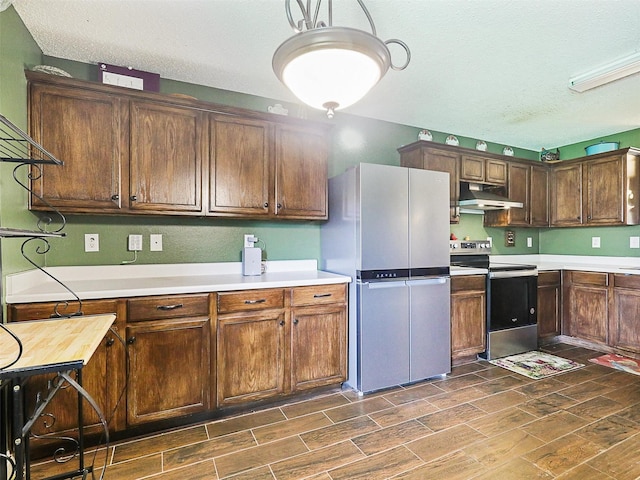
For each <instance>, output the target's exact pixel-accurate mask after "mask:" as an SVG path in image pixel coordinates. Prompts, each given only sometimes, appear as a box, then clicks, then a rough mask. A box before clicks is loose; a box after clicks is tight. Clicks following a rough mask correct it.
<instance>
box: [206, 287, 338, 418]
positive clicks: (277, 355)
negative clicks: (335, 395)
mask: <svg viewBox="0 0 640 480" xmlns="http://www.w3.org/2000/svg"><path fill="white" fill-rule="evenodd" d="M217 313H218V333H217V349H218V351H217V403H218V406H224V405H230V404H235V403H240V402H246V401H254V400H261V399H264V398H269V397H273V396H277V395H281V394H287V393H290V392H296V391H300V390H305V389H309V388H313V387H318V386H322V385H329V384H335V383H340V382H342V381H344V380H345V379H346V364H347V351H346V349H347V345H346V341H347V335H346V331H347V330H346V328H347V315H346V286H345V285H342V284H341V285H325V286H313V287H298V288H294V289H265V290H246V291H240V292H223V293H219V294H218V301H217Z"/></svg>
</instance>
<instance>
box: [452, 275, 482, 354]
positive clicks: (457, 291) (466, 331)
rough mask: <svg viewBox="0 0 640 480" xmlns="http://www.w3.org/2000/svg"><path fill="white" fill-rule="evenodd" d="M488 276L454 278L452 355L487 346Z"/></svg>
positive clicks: (469, 352) (477, 350)
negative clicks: (486, 279) (486, 280)
mask: <svg viewBox="0 0 640 480" xmlns="http://www.w3.org/2000/svg"><path fill="white" fill-rule="evenodd" d="M485 312H486V291H485V277H484V276H478V275H472V276H461V277H452V278H451V358H453V359H456V358H460V357H466V356H469V355H474V354H476V353H480V352H484V351H485V350H486V328H487V327H486V313H485Z"/></svg>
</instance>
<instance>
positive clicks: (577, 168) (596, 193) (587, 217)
mask: <svg viewBox="0 0 640 480" xmlns="http://www.w3.org/2000/svg"><path fill="white" fill-rule="evenodd" d="M639 159H640V150H638V149H635V148H625V149H622V150H617V151H615V152H607V153H603V154H599V155H592V156H590V157H586V158H581V159H577V160H572V161H571V162H567V163H566V164H559V165H558V164H556V165H554V168H552V170H551V179H550V192H551V226H580V225H591V226H595V225H636V224H638V221H639V218H638V208H639V207H640V204H639V199H638V193H639V192H638V190H639V188H640V185H639V182H640V180H639V177H638V174H639V172H638V167H639V164H638V162H639Z"/></svg>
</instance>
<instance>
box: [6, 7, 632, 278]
mask: <svg viewBox="0 0 640 480" xmlns="http://www.w3.org/2000/svg"><path fill="white" fill-rule="evenodd" d="M2 15H3V16H2V17H0V18H1V20H2V22H3V23H2V32H1V34H2V35H3V38H2V40H3V51H2V55H3V57H2V63H3V75H9V76H10V77H9V82H8V83H7V81H6V77H3V90H2V92H0V94H1V95H2V97H1V98H0V99H1V100H2V103H1V105H2V111H3V113H5V114H12V115H11V116H12V117H17V118H24V117H26V110H25V108H24V105H25V104H26V97H25V95H26V92H25V88H24V73H23V69H24V64H28V65H36V64H40V63H54V64H55V65H57V66H59V67H60V68H63V69H66V70H68V71H71V72H73V73H74V76H78V77H79V78H83V77H84V75H83V73H82V72H84V71H85V70H86V67H85V66H84V65H77V64H74V63H73V62H68V61H65V60H61V59H54V58H48V57H45V58H44V59H42V58H41V56H40V53H39V52H38V49H37V47H36V46H35V45H34V43H33V40H32V39H30V36H29V34H28V32H26V30H25V29H24V27H21V26H20V24H19V22H17V19H16V18H15V13H14V12H12V11H11V10H9V11H8V13H7V12H4V13H3V14H2ZM7 15H14V16H13V17H12V20H11V21H9V20H8V19H7ZM5 32H8V33H5ZM5 35H6V36H7V37H10V38H8V39H7V38H6V37H5ZM16 42H18V45H17V46H16V48H15V49H12V48H6V46H9V47H11V46H13V45H14V44H15V43H16ZM16 52H18V53H16ZM16 54H19V55H22V57H21V58H15V57H14V55H16ZM5 57H6V58H5ZM10 65H15V68H13V69H11V70H10V73H7V70H6V69H5V66H10ZM171 86H172V87H174V88H176V90H178V88H179V87H183V85H179V84H174V83H172V84H171ZM185 88H187V89H186V90H182V91H183V92H185V91H186V92H188V93H192V94H194V96H197V97H200V98H203V97H202V89H198V88H196V87H192V86H185ZM193 89H195V90H197V93H196V92H195V91H193ZM178 91H180V90H178ZM209 95H211V94H210V93H209ZM237 97H238V102H239V103H240V102H249V101H250V100H246V99H243V98H240V97H241V96H240V95H238V96H237ZM204 98H206V97H204ZM256 104H257V102H256ZM255 108H258V107H257V106H256V107H255ZM260 109H261V110H264V109H265V107H261V108H260ZM335 120H336V127H335V130H336V131H339V134H336V138H340V139H342V136H341V133H344V136H345V137H348V135H347V134H348V133H351V134H352V135H353V133H354V132H353V130H354V129H355V131H356V132H355V133H358V132H360V133H361V134H362V133H363V132H367V134H366V138H367V143H366V145H365V148H364V149H362V150H359V151H357V152H355V153H349V155H348V157H349V158H351V159H352V161H353V162H354V163H356V162H358V161H372V160H374V161H376V162H380V163H386V162H390V161H392V162H397V163H399V155H398V152H397V151H396V149H397V148H398V147H399V146H400V145H406V144H409V143H412V142H414V141H415V140H416V135H417V133H418V131H419V129H418V128H411V127H403V126H397V125H390V124H387V123H385V122H379V121H374V120H367V119H363V118H355V119H353V118H350V119H349V120H350V121H349V122H347V121H344V123H339V122H340V119H339V118H338V117H336V119H335ZM351 120H352V121H351ZM25 125H26V121H25ZM639 135H640V133H639V132H638V130H630V131H627V132H623V133H622V134H619V135H618V134H615V135H610V136H609V137H604V139H611V140H616V141H618V140H619V141H621V143H622V145H638V144H640V141H639V139H638V136H639ZM445 137H446V134H444V133H439V132H434V138H435V140H436V141H437V142H439V143H444V139H445ZM460 139H461V144H462V145H463V146H467V147H468V148H474V147H475V143H476V140H475V139H470V138H463V137H460ZM597 140H598V141H599V140H600V138H598V139H597ZM595 141H596V139H586V140H585V141H584V142H581V143H579V144H575V145H569V146H562V145H561V151H562V152H563V155H564V154H566V155H567V156H566V158H570V157H572V156H576V157H578V156H582V155H583V152H584V151H583V147H584V146H586V145H588V144H591V143H594V142H595ZM349 147H351V145H349ZM334 148H335V149H337V150H338V152H337V153H336V152H335V151H334V154H333V155H334V157H336V158H342V159H344V158H346V157H347V155H344V154H340V152H339V151H340V150H341V149H342V150H343V151H344V150H346V149H347V147H346V146H344V145H343V144H341V143H340V142H339V141H338V140H336V145H335V146H334ZM489 148H490V149H492V150H493V151H495V152H499V151H501V148H502V146H501V145H495V144H491V143H490V145H489ZM516 152H517V153H516V156H518V157H522V156H524V157H525V158H531V159H535V158H537V152H532V151H529V152H526V151H519V150H518V149H516ZM565 152H566V153H565ZM571 152H575V154H572V153H571ZM527 155H528V157H527ZM342 161H344V160H342ZM338 163H339V160H336V162H335V164H334V163H332V164H331V170H332V172H331V175H334V174H337V173H339V172H341V171H342V170H344V167H346V166H347V165H338ZM10 175H11V173H10V170H9V169H8V168H7V167H6V166H3V170H2V178H3V182H4V179H5V178H10ZM14 188H15V187H13V186H12V185H11V183H9V184H8V185H5V183H3V188H2V192H1V195H2V220H3V224H6V225H19V226H24V227H25V228H28V227H31V226H32V224H33V220H34V218H35V217H34V216H33V215H32V214H30V213H28V212H27V211H26V210H25V206H26V201H25V200H24V199H25V197H24V194H23V193H22V192H21V191H19V190H18V189H14ZM14 220H15V221H14ZM247 229H250V230H251V231H252V232H254V233H255V234H256V235H257V236H258V237H260V238H263V239H265V241H266V243H267V254H268V258H270V259H275V260H279V259H287V258H291V259H297V258H317V257H318V252H319V248H320V246H319V242H320V241H319V227H318V226H317V225H315V224H287V225H286V226H282V225H281V224H274V223H272V222H260V221H249V222H246V221H235V220H226V221H216V224H215V226H211V222H210V221H206V220H202V219H191V220H188V221H187V220H183V219H177V218H176V219H170V218H167V219H163V220H161V221H158V220H155V219H142V220H138V219H135V218H129V217H120V218H116V219H114V218H113V217H107V218H105V217H72V218H70V221H69V225H68V232H69V233H68V236H67V238H65V239H64V240H61V241H59V242H55V243H52V244H53V249H52V251H51V252H50V253H49V254H48V256H47V264H48V265H50V266H56V265H96V264H115V263H120V261H122V260H128V259H129V252H127V251H126V237H127V235H128V234H129V233H142V234H144V236H145V239H146V238H147V237H148V234H150V233H162V234H163V235H164V241H165V252H164V253H163V254H162V255H160V254H154V253H152V252H150V251H148V249H147V248H146V247H145V248H144V251H143V252H141V253H140V260H139V261H141V262H144V263H184V262H190V261H198V262H221V261H238V260H239V251H240V249H241V240H240V239H241V238H242V235H243V234H244V233H246V231H247ZM451 230H452V232H453V233H454V234H456V235H457V236H458V237H459V238H464V237H466V236H469V237H470V238H472V239H483V238H486V237H492V238H493V239H495V243H494V244H495V250H496V252H495V253H499V254H511V253H514V254H521V255H527V254H538V253H542V254H561V255H575V254H577V255H587V256H590V255H594V249H593V248H592V247H591V238H592V237H594V236H595V237H599V238H600V239H601V248H600V249H599V250H597V253H598V255H602V256H607V255H611V256H623V257H634V256H636V255H634V253H635V251H634V250H632V249H631V248H630V247H629V238H628V237H630V236H637V235H638V232H639V230H638V227H637V226H630V227H597V228H594V227H586V228H580V229H523V228H515V229H514V231H515V234H516V246H515V247H504V246H503V242H502V239H503V238H504V229H502V228H492V227H484V226H483V224H482V218H481V216H472V215H465V216H463V218H462V220H461V223H460V224H458V225H452V227H451ZM93 232H98V233H100V240H101V251H100V252H97V253H84V252H83V238H84V234H85V233H93ZM529 237H531V239H532V247H527V246H526V245H527V243H526V239H527V238H529ZM285 239H286V241H285ZM14 243H16V246H18V245H17V242H14V241H4V245H3V247H4V248H3V269H4V272H3V273H5V274H8V273H12V272H17V271H21V270H24V269H25V268H29V267H28V266H27V265H24V262H22V260H21V259H20V258H19V257H18V256H16V255H12V254H11V253H10V252H9V250H10V246H11V245H13V244H14ZM211 244H213V245H215V248H211V247H209V245H211Z"/></svg>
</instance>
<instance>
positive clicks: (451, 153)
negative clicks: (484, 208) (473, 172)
mask: <svg viewBox="0 0 640 480" xmlns="http://www.w3.org/2000/svg"><path fill="white" fill-rule="evenodd" d="M398 151H399V152H400V164H401V165H402V166H403V167H409V168H422V169H424V170H435V171H437V172H445V173H448V174H449V205H450V219H449V222H450V223H458V222H459V221H460V208H459V207H458V197H459V196H460V180H459V177H458V169H459V165H460V153H459V152H458V151H456V150H451V149H447V148H446V147H445V148H438V147H437V146H432V144H430V143H428V142H422V141H420V142H416V143H412V144H410V145H407V146H405V147H401V148H399V149H398Z"/></svg>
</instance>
